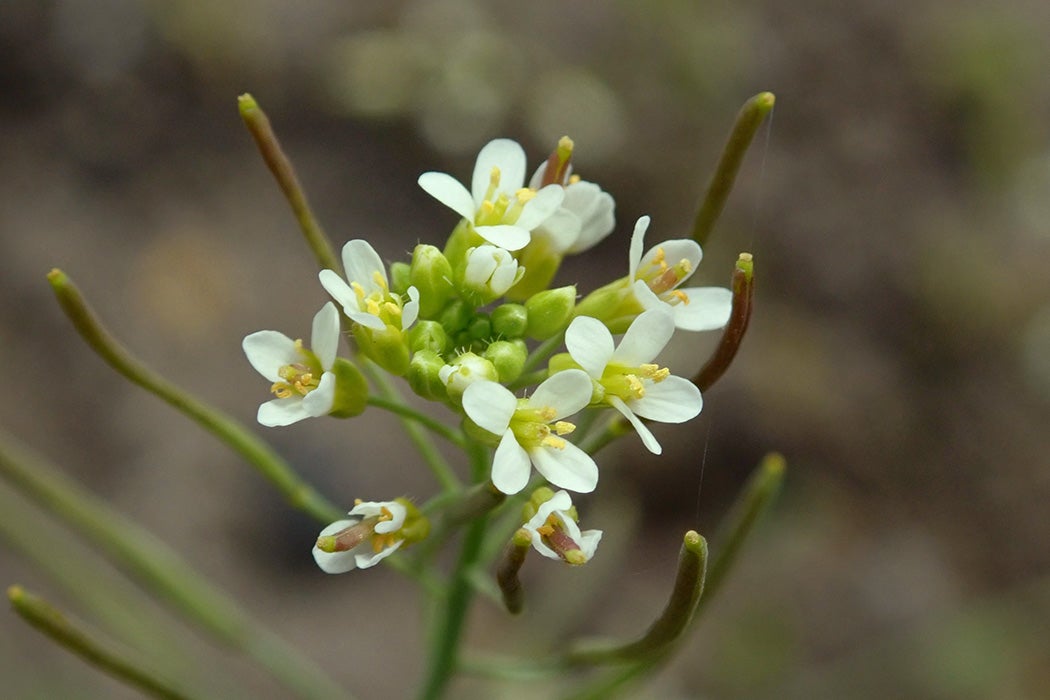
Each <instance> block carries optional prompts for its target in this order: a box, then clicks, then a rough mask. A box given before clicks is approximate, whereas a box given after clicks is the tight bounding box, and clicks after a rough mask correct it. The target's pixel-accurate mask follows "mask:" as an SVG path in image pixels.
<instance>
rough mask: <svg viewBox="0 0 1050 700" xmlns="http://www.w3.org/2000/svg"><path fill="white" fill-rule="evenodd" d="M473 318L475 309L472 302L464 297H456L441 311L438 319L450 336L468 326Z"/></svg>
mask: <svg viewBox="0 0 1050 700" xmlns="http://www.w3.org/2000/svg"><path fill="white" fill-rule="evenodd" d="M472 318H474V309H473V308H472V307H471V306H470V304H468V303H466V302H465V301H463V300H462V299H454V300H453V301H451V302H449V304H448V305H447V306H446V307H445V309H444V311H442V312H441V316H439V317H438V321H439V322H440V323H441V325H442V326H444V327H445V331H446V332H447V333H448V334H449V335H450V336H455V334H456V333H458V332H459V331H461V330H464V329H465V328H466V327H467V324H468V323H470V320H471V319H472Z"/></svg>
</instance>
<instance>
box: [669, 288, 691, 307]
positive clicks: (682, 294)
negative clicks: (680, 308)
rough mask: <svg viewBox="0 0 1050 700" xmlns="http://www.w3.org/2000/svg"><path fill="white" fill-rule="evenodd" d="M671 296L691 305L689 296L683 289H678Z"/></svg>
mask: <svg viewBox="0 0 1050 700" xmlns="http://www.w3.org/2000/svg"><path fill="white" fill-rule="evenodd" d="M671 296H673V297H674V298H675V299H677V300H678V301H680V302H682V303H683V304H688V303H689V295H688V294H686V293H685V292H683V291H682V290H681V289H676V290H674V291H673V292H671Z"/></svg>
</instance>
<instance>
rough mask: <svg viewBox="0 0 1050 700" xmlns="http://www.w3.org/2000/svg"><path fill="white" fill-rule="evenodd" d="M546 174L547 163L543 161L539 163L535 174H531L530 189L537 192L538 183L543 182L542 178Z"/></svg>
mask: <svg viewBox="0 0 1050 700" xmlns="http://www.w3.org/2000/svg"><path fill="white" fill-rule="evenodd" d="M546 172H547V161H543V162H542V163H540V167H538V168H536V172H534V173H533V174H532V177H531V178H530V179H529V187H531V188H532V189H534V190H538V189H539V188H540V183H541V182H543V176H544V175H545V174H546Z"/></svg>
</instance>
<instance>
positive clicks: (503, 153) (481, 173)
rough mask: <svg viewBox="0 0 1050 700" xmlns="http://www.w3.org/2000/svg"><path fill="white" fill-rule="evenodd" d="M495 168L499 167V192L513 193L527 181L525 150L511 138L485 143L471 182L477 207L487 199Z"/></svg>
mask: <svg viewBox="0 0 1050 700" xmlns="http://www.w3.org/2000/svg"><path fill="white" fill-rule="evenodd" d="M493 168H499V176H500V177H499V187H498V188H497V192H504V193H506V194H507V195H513V194H514V193H515V192H516V191H517V190H519V189H521V186H522V185H523V184H524V183H525V150H524V149H523V148H522V147H521V146H519V145H518V142H517V141H512V140H510V139H495V140H493V141H489V142H488V143H487V144H485V146H484V148H482V149H481V152H480V153H478V159H477V161H475V163H474V175H473V177H472V178H471V183H470V193H471V196H472V197H473V199H474V207H475V209H476V208H477V207H479V206H481V203H482V202H483V201H484V200H485V193H486V192H487V191H488V189H489V183H490V182H491V179H492V169H493Z"/></svg>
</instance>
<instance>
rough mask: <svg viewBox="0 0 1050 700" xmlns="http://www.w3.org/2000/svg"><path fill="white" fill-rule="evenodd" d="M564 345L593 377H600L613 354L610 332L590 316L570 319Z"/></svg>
mask: <svg viewBox="0 0 1050 700" xmlns="http://www.w3.org/2000/svg"><path fill="white" fill-rule="evenodd" d="M672 328H673V326H672ZM565 347H566V348H568V350H569V354H570V355H571V356H572V359H573V360H575V361H576V363H577V364H578V365H579V366H580V367H583V369H584V371H585V372H587V374H589V375H590V376H591V377H592V378H593V379H601V377H602V372H604V371H605V366H606V365H607V364H609V360H610V359H611V358H612V357H613V355H614V352H613V337H612V333H610V332H609V329H608V328H606V327H605V324H604V323H602V322H601V321H599V320H598V319H596V318H591V317H590V316H577V317H576V318H574V319H573V320H572V323H570V324H569V328H568V329H567V330H566V331H565Z"/></svg>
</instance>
